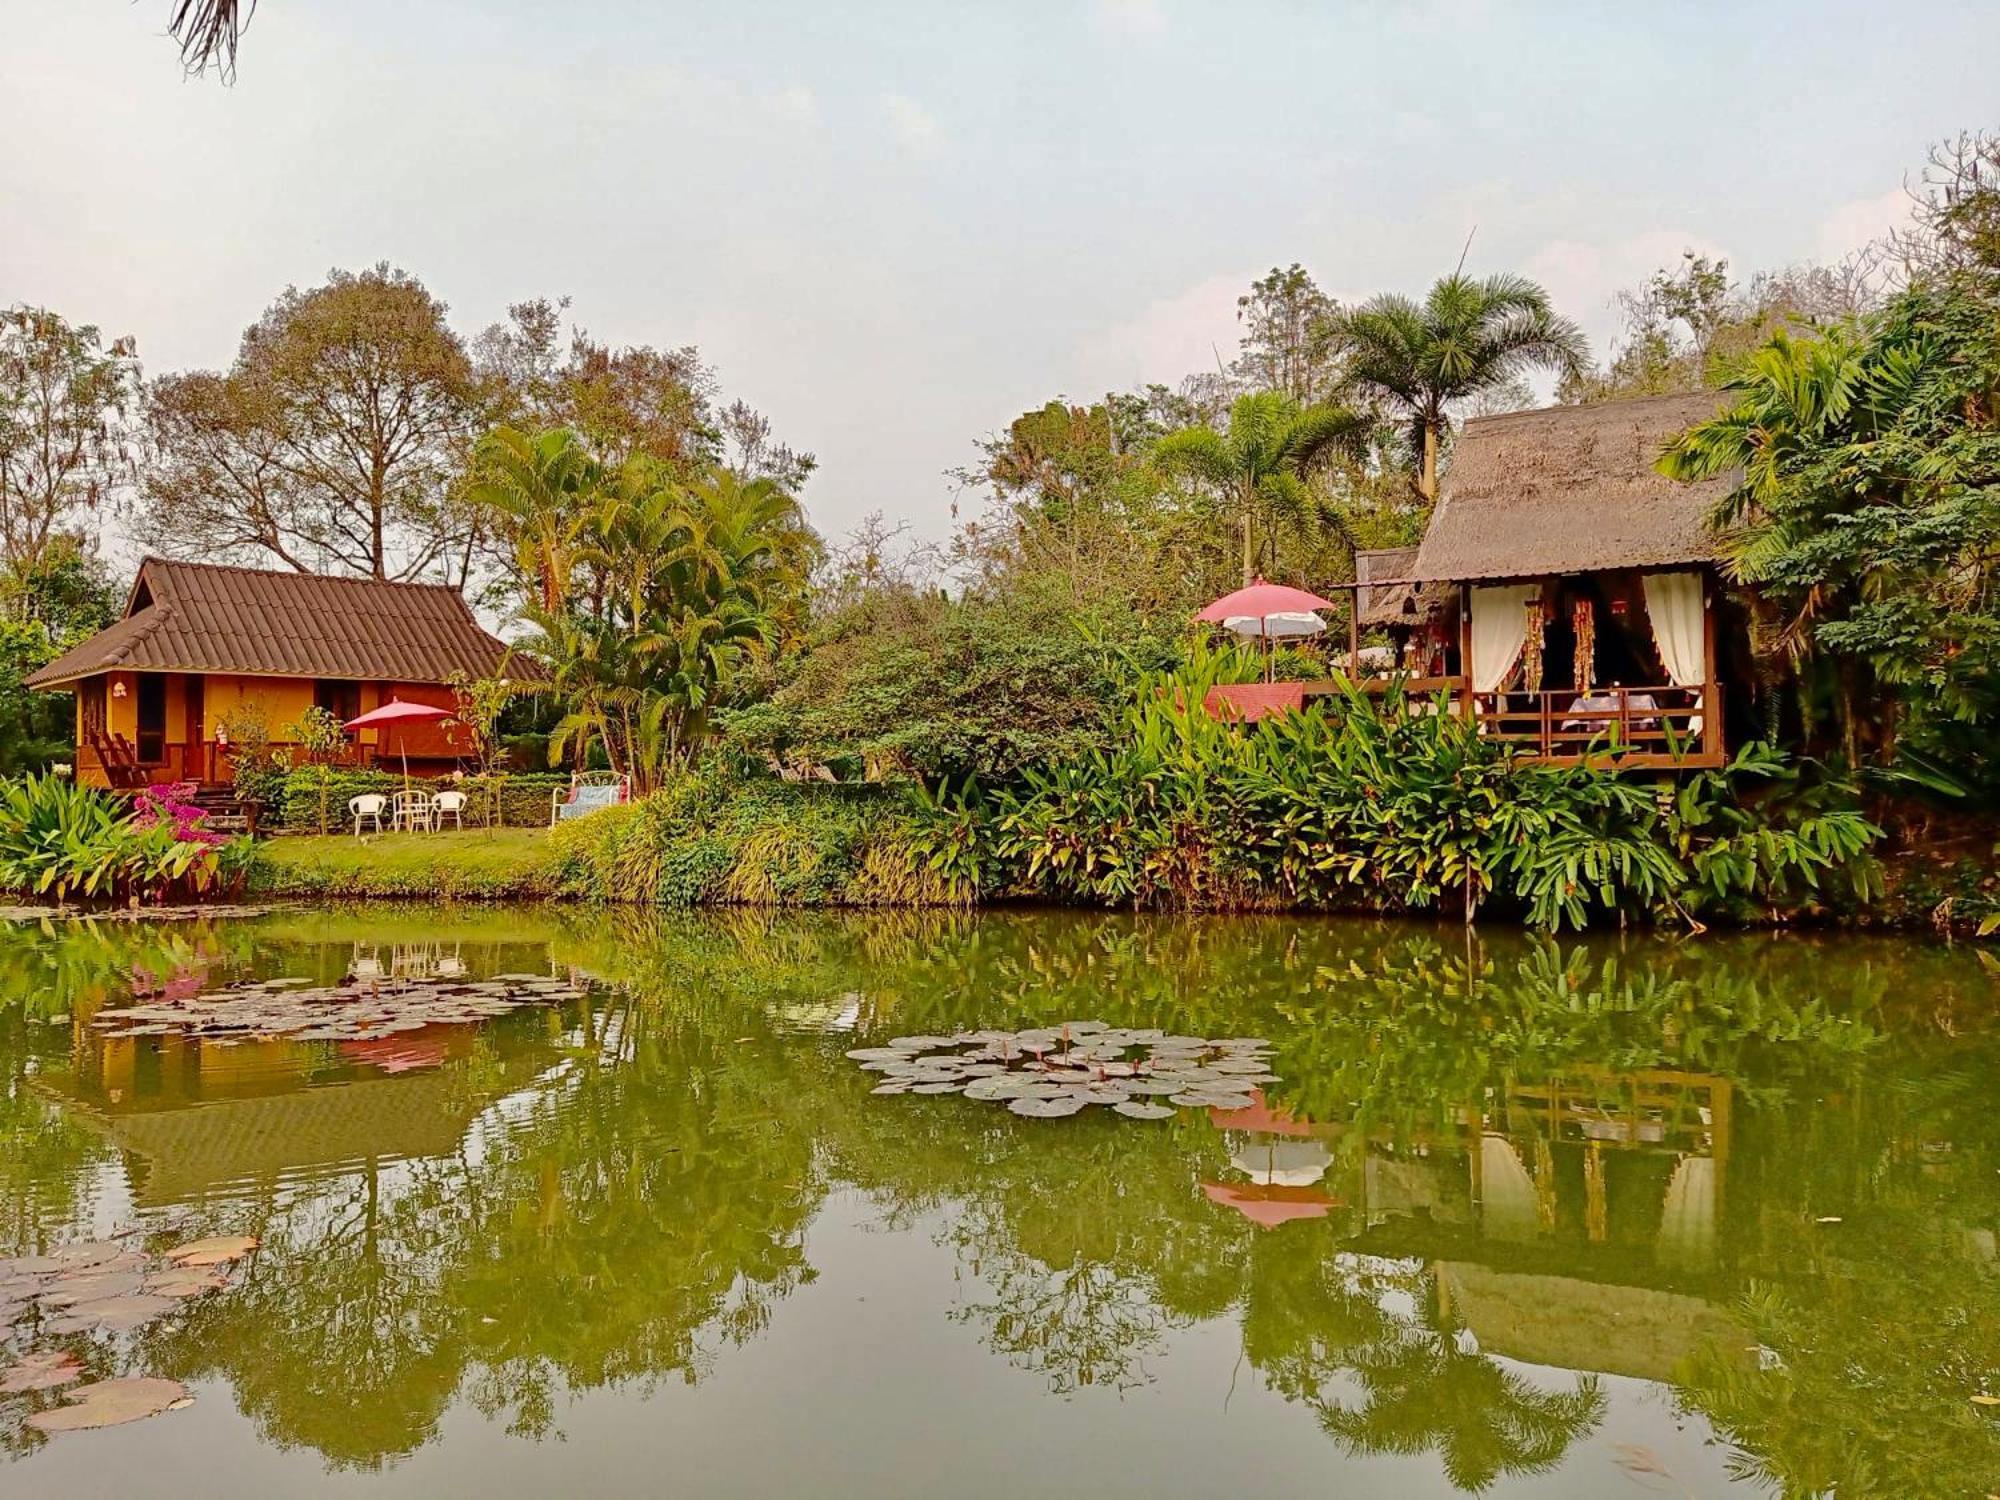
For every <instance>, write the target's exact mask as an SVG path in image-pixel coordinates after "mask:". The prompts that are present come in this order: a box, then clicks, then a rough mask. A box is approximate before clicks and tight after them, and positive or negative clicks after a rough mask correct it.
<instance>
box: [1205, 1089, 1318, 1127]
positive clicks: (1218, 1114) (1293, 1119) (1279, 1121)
mask: <svg viewBox="0 0 2000 1500" xmlns="http://www.w3.org/2000/svg"><path fill="white" fill-rule="evenodd" d="M1250 1101H1251V1102H1250V1104H1249V1105H1248V1106H1247V1107H1246V1108H1243V1109H1211V1110H1210V1111H1209V1112H1208V1122H1209V1123H1210V1124H1211V1125H1213V1126H1214V1127H1215V1128H1216V1129H1217V1130H1250V1131H1255V1132H1256V1133H1257V1134H1259V1135H1311V1134H1313V1132H1314V1131H1315V1130H1317V1129H1318V1127H1317V1126H1315V1125H1314V1124H1313V1122H1312V1121H1311V1120H1301V1119H1299V1118H1298V1117H1297V1116H1296V1115H1294V1114H1293V1113H1292V1112H1291V1111H1290V1110H1288V1109H1273V1108H1271V1106H1270V1103H1269V1101H1267V1100H1266V1099H1265V1098H1264V1091H1263V1090H1262V1089H1257V1090H1255V1091H1253V1092H1252V1093H1251V1095H1250Z"/></svg>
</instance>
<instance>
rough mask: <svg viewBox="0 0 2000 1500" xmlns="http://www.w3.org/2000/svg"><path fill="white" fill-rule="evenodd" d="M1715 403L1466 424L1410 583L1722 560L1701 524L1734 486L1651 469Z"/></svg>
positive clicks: (1580, 410)
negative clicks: (1670, 442) (1669, 444)
mask: <svg viewBox="0 0 2000 1500" xmlns="http://www.w3.org/2000/svg"><path fill="white" fill-rule="evenodd" d="M1722 401H1723V397H1722V395H1721V393H1719V392H1716V391H1694V392H1689V393H1686V394H1682V395H1675V396H1648V397H1644V398H1641V399H1638V400H1632V401H1605V402H1600V403H1598V404H1596V405H1594V406H1552V407H1548V408H1546V409H1545V410H1542V411H1523V412H1509V413H1507V414H1505V415H1503V416H1497V417H1478V418H1475V419H1474V420H1472V421H1470V422H1467V423H1466V424H1465V432H1464V434H1463V436H1461V437H1460V438H1459V441H1458V446H1457V449H1456V450H1455V452H1454V453H1453V455H1452V461H1451V472H1450V473H1449V474H1448V475H1447V476H1446V477H1445V481H1444V491H1443V494H1442V496H1441V498H1440V499H1439V501H1438V507H1437V511H1436V513H1435V514H1433V515H1432V517H1431V524H1430V529H1429V530H1428V531H1427V532H1426V533H1425V534H1424V544H1423V546H1422V547H1421V548H1420V549H1419V551H1418V555H1417V559H1416V563H1415V566H1414V570H1413V572H1412V573H1411V575H1410V576H1412V577H1415V578H1423V579H1444V580H1451V581H1454V582H1465V581H1477V580H1479V579H1487V578H1530V577H1535V576H1538V575H1541V574H1550V573H1587V572H1591V571H1593V570H1596V569H1604V568H1645V567H1666V566H1671V565H1673V564H1676V563H1691V562H1710V561H1713V560H1714V559H1715V558H1716V557H1717V556H1719V555H1720V553H1719V548H1718V545H1717V538H1716V537H1715V536H1714V534H1713V533H1711V532H1710V531H1709V530H1708V527H1707V525H1706V524H1705V518H1706V516H1707V514H1708V511H1709V509H1710V507H1712V506H1713V505H1714V504H1715V502H1716V501H1717V500H1719V499H1720V498H1721V497H1722V496H1723V495H1724V494H1725V493H1727V492H1728V490H1729V489H1730V487H1731V479H1730V478H1729V477H1727V476H1725V477H1723V478H1720V479H1713V480H1707V481H1704V482H1703V483H1700V484H1681V483H1678V482H1676V481H1675V480H1671V479H1668V478H1667V477H1666V476H1664V475H1663V474H1661V473H1660V472H1659V471H1658V470H1657V469H1655V468H1654V467H1653V465H1654V462H1655V461H1656V460H1657V459H1658V458H1659V455H1660V450H1661V448H1662V447H1663V446H1664V445H1665V444H1666V442H1667V441H1668V439H1670V438H1672V437H1673V436H1674V435H1675V434H1677V433H1679V432H1681V431H1683V430H1685V429H1686V428H1688V427H1691V426H1693V425H1694V424H1695V423H1696V422H1700V421H1704V420H1706V419H1707V418H1709V417H1711V416H1713V415H1715V412H1716V410H1717V409H1718V407H1719V406H1720V405H1721V403H1722Z"/></svg>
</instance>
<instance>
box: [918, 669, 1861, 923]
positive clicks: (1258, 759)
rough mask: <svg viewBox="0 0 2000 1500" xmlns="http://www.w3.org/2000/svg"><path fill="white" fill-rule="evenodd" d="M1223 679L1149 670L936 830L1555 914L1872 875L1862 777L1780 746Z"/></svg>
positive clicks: (1791, 898) (1061, 894)
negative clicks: (1725, 745) (1103, 728)
mask: <svg viewBox="0 0 2000 1500" xmlns="http://www.w3.org/2000/svg"><path fill="white" fill-rule="evenodd" d="M1205 687H1206V684H1205V683H1204V682H1202V681H1199V680H1193V679H1190V678H1189V677H1187V676H1185V675H1183V676H1182V677H1180V678H1177V679H1167V680H1162V681H1158V682H1155V683H1153V684H1152V685H1151V686H1150V688H1149V689H1148V690H1147V691H1144V692H1142V693H1141V694H1140V696H1139V697H1138V699H1137V701H1136V702H1135V704H1134V706H1133V707H1132V709H1131V710H1130V712H1129V714H1128V716H1127V722H1126V725H1125V730H1124V733H1123V734H1122V735H1121V736H1120V737H1119V738H1118V739H1117V740H1116V741H1115V742H1114V743H1113V744H1112V745H1111V746H1109V747H1108V748H1104V749H1098V750H1093V751H1091V752H1089V753H1087V754H1085V755H1082V756H1078V757H1075V758H1073V759H1070V760H1066V761H1063V762H1060V763H1058V764H1056V765H1054V766H1051V767H1048V768H1046V769H1038V770H1031V771H1029V772H1028V773H1027V774H1026V776H1025V777H1024V778H1023V779H1022V781H1021V783H1020V784H1019V785H1017V786H1015V787H1012V788H1005V789H1002V790H1000V791H999V792H997V793H996V794H995V795H994V797H993V799H992V813H991V822H990V834H984V835H982V834H980V833H979V832H978V831H977V830H975V829H968V828H966V827H965V826H964V822H965V817H966V813H965V808H964V805H963V803H962V800H961V802H960V803H959V804H950V803H944V802H937V803H933V804H931V805H928V806H926V807H925V808H924V809H922V811H921V816H920V818H919V830H918V832H917V835H916V838H917V843H918V846H919V847H920V848H922V849H923V850H924V851H925V853H926V857H927V858H928V859H931V860H935V861H939V862H940V865H941V867H949V866H951V865H952V863H953V861H954V860H955V861H956V862H957V866H956V867H957V869H958V870H959V873H960V877H961V879H965V878H975V879H976V880H977V881H978V882H979V883H980V884H981V885H982V886H990V885H995V884H997V885H998V886H1000V887H1001V888H1004V889H1007V890H1011V891H1013V892H1014V893H1017V894H1023V895H1035V896H1041V897H1047V898H1054V899H1058V900H1065V901H1080V902H1087V903H1091V904H1098V905H1129V906H1138V907H1183V908H1194V907H1226V906H1259V905H1285V906H1303V907H1307V908H1338V907H1356V906H1360V907H1368V908H1374V909H1382V908H1387V909H1391V910H1395V909H1403V910H1410V911H1464V912H1466V913H1467V914H1470V913H1471V912H1472V911H1474V910H1476V909H1477V908H1479V907H1480V906H1482V905H1484V904H1486V903H1488V902H1497V903H1498V904H1499V905H1500V906H1501V907H1502V909H1503V910H1507V911H1511V912H1514V913H1516V914H1519V915H1521V916H1523V917H1525V918H1526V919H1527V920H1528V921H1529V922H1531V923H1532V924H1534V925H1536V926H1539V927H1544V928H1558V927H1562V926H1565V925H1569V926H1576V927H1582V926H1585V925H1587V924H1588V923H1589V922H1590V921H1591V920H1593V919H1594V918H1597V917H1617V918H1620V919H1622V918H1625V917H1639V918H1662V917H1677V918H1681V919H1684V920H1688V921H1690V922H1693V921H1695V920H1696V919H1697V916H1698V914H1701V913H1714V914H1721V915H1731V916H1734V915H1741V914H1744V913H1745V912H1746V911H1751V910H1755V909H1758V908H1759V907H1768V906H1770V905H1776V904H1780V903H1791V902H1795V901H1798V900H1806V901H1816V900H1819V899H1820V893H1819V886H1820V881H1821V879H1822V877H1823V876H1827V875H1830V874H1834V873H1840V874H1843V875H1844V876H1845V877H1846V878H1847V879H1848V880H1849V881H1850V882H1851V883H1852V884H1853V886H1854V888H1855V889H1856V890H1857V891H1858V892H1860V893H1863V894H1866V892H1867V891H1868V890H1869V889H1871V888H1872V887H1873V886H1874V884H1875V882H1876V881H1877V876H1876V873H1875V867H1874V863H1873V861H1872V859H1871V858H1870V857H1869V851H1870V849H1871V847H1872V845H1873V844H1874V842H1875V841H1876V839H1877V838H1878V837H1879V836H1880V830H1879V829H1877V828H1875V827H1874V826H1873V825H1872V824H1871V823H1869V822H1868V820H1867V819H1866V818H1865V817H1863V816H1862V814H1861V812H1860V811H1859V809H1858V807H1857V806H1856V805H1855V802H1854V795H1853V791H1852V788H1851V787H1848V786H1846V785H1844V784H1842V783H1839V782H1836V781H1830V780H1825V779H1821V780H1817V781H1815V780H1813V779H1812V778H1811V777H1809V776H1808V775H1807V773H1806V768H1804V767H1801V766H1798V765H1795V764H1792V763H1790V762H1787V761H1785V760H1784V759H1783V758H1781V757H1780V756H1778V755H1777V754H1776V753H1775V752H1773V751H1771V750H1770V749H1769V748H1768V747H1765V746H1761V745H1752V746H1748V747H1746V748H1745V749H1744V750H1743V751H1742V752H1741V753H1740V754H1739V755H1738V756H1737V758H1736V760H1735V762H1734V763H1733V764H1732V765H1731V766H1730V767H1728V768H1727V769H1726V770H1724V771H1719V772H1708V773H1702V774H1698V775H1694V776H1690V777H1687V778H1685V779H1683V780H1681V781H1680V782H1679V783H1678V785H1677V786H1676V784H1675V783H1674V782H1672V781H1671V780H1666V781H1657V782H1649V781H1647V780H1644V779H1641V778H1638V777H1636V776H1631V775H1621V774H1617V773H1614V772H1611V771H1607V770H1598V769H1590V768H1586V767H1582V766H1576V767H1567V768H1563V767H1549V766H1538V765H1531V764H1528V763H1526V762H1524V761H1520V760H1517V759H1513V758H1511V757H1510V756H1509V753H1508V751H1507V750H1506V749H1505V747H1504V746H1503V745H1501V744H1500V743H1498V742H1496V741H1495V740H1493V739H1491V738H1489V737H1485V736H1481V735H1480V734H1479V733H1478V732H1477V731H1476V729H1475V728H1474V727H1473V726H1471V725H1469V724H1467V723H1466V722H1465V721H1464V720H1462V719H1460V718H1459V717H1457V716H1456V715H1453V714H1450V713H1448V712H1444V711H1442V709H1443V705H1439V706H1438V710H1436V711H1429V712H1426V711H1423V710H1424V709H1425V707H1426V706H1425V705H1421V704H1417V705H1411V704H1405V703H1403V702H1402V701H1400V700H1399V699H1397V698H1395V697H1393V696H1392V697H1391V698H1390V699H1389V700H1388V701H1386V702H1378V701H1377V700H1374V699H1371V698H1369V697H1367V696H1366V695H1363V694H1361V693H1359V692H1349V693H1348V694H1347V695H1346V697H1345V698H1344V699H1342V700H1337V701H1335V702H1334V703H1332V704H1331V705H1330V706H1329V707H1328V708H1327V709H1326V710H1325V711H1324V712H1312V713H1303V714H1288V715H1281V716H1277V717H1274V718H1271V719H1266V720H1263V721H1262V722H1260V723H1258V724H1256V725H1252V726H1247V727H1232V726H1229V725H1224V724H1220V723H1217V722H1216V721H1215V720H1213V719H1211V718H1210V717H1209V716H1208V714H1207V713H1206V712H1204V711H1203V710H1202V708H1201V706H1200V705H1201V699H1202V695H1203V692H1204V690H1205ZM983 839H990V847H989V845H987V844H986V843H984V842H983V841H982V840H983ZM989 865H991V866H997V873H988V871H987V868H986V867H987V866H989ZM972 872H978V873H977V874H976V875H974V874H973V873H972Z"/></svg>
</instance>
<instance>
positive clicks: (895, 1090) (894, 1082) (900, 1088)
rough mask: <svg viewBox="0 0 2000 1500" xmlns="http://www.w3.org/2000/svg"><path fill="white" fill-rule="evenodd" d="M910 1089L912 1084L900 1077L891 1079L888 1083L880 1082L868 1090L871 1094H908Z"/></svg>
mask: <svg viewBox="0 0 2000 1500" xmlns="http://www.w3.org/2000/svg"><path fill="white" fill-rule="evenodd" d="M909 1091H910V1085H909V1084H908V1083H907V1082H905V1081H904V1080H902V1079H899V1078H898V1079H891V1080H890V1081H889V1082H887V1083H883V1084H878V1085H876V1086H875V1087H874V1088H872V1089H870V1090H869V1091H868V1092H869V1093H871V1094H907V1093H909Z"/></svg>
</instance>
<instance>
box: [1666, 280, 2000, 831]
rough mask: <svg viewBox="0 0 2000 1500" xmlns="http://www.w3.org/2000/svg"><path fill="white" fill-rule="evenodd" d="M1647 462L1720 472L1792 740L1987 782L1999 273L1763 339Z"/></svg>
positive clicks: (1724, 511) (1993, 786)
mask: <svg viewBox="0 0 2000 1500" xmlns="http://www.w3.org/2000/svg"><path fill="white" fill-rule="evenodd" d="M1731 384H1732V389H1733V390H1734V391H1735V393H1736V394H1735V396H1734V398H1733V400H1732V402H1731V403H1730V405H1729V406H1728V408H1727V409H1726V410H1725V411H1724V412H1723V413H1722V414H1721V415H1719V416H1718V417H1716V418H1715V420H1713V421H1711V422H1707V423H1704V424H1702V425H1701V426H1698V427H1696V428H1694V429H1693V430H1692V431H1690V432H1688V433H1686V434H1685V435H1683V436H1682V437H1681V438H1680V439H1679V440H1678V441H1677V442H1676V443H1674V444H1673V445H1672V447H1671V448H1670V449H1669V450H1668V453H1667V455H1666V457H1665V459H1664V460H1663V462H1662V467H1663V468H1665V469H1666V471H1667V472H1668V473H1670V474H1673V475H1675V476H1677V477H1681V478H1686V479H1702V478H1709V477H1712V476H1715V475H1721V474H1729V473H1735V472H1739V471H1740V473H1741V475H1742V478H1741V481H1740V483H1739V484H1738V485H1737V486H1736V488H1734V489H1733V490H1732V491H1731V492H1730V494H1729V495H1728V497H1727V498H1726V499H1725V500H1724V502H1723V503H1722V506H1721V508H1720V509H1719V511H1718V513H1717V515H1716V517H1715V519H1716V522H1717V524H1718V525H1720V526H1723V527H1725V528H1727V530H1728V532H1729V536H1730V566H1731V569H1732V571H1733V572H1734V574H1735V576H1736V577H1737V578H1738V579H1739V580H1740V581H1741V582H1742V583H1743V584H1745V585H1746V586H1747V587H1748V588H1749V589H1750V590H1751V591H1752V593H1753V596H1754V597H1755V598H1756V599H1757V600H1758V601H1759V605H1760V608H1761V609H1762V611H1763V612H1764V617H1765V620H1766V622H1767V627H1768V629H1767V638H1768V641H1769V648H1770V650H1771V652H1772V654H1773V655H1774V656H1778V657H1780V658H1782V660H1783V662H1784V663H1786V664H1788V665H1790V666H1791V667H1793V668H1795V669H1796V674H1797V676H1796V680H1797V682H1798V685H1799V689H1800V694H1799V705H1800V708H1801V710H1802V715H1803V719H1804V723H1805V727H1806V732H1807V734H1808V735H1809V736H1812V737H1815V738H1818V739H1820V740H1821V741H1823V742H1830V743H1832V744H1835V745H1837V746H1838V747H1839V748H1840V749H1841V750H1842V752H1843V753H1844V754H1845V755H1846V756H1847V758H1848V759H1849V760H1850V761H1851V762H1853V763H1855V764H1860V763H1862V762H1863V761H1870V762H1875V763H1877V764H1880V765H1884V766H1893V765H1898V764H1901V765H1904V766H1905V767H1906V768H1908V769H1915V770H1917V771H1919V772H1922V771H1924V770H1926V769H1941V770H1943V771H1944V772H1945V773H1946V775H1947V776H1948V777H1951V778H1963V779H1964V780H1965V781H1968V782H1971V783H1973V784H1975V785H1976V786H1977V787H1978V788H1979V789H1980V791H1981V792H1982V794H1983V795H1985V796H1987V797H1991V796H1992V795H1994V793H1995V792H1996V791H2000V762H1996V761H1995V760H1994V758H1993V756H1992V754H1991V751H1990V745H1991V742H1992V735H1993V730H1994V728H1995V726H1996V724H2000V686H1997V685H2000V671H1996V668H2000V604H1996V601H1995V597H1994V560H1993V555H1992V554H1993V548H1992V541H1993V538H1994V536H1995V535H1996V533H2000V416H1996V412H2000V268H1996V271H1995V273H1994V274H1991V275H1987V276H1984V277H1978V276H1970V275H1968V276H1966V277H1962V278H1960V279H1957V280H1954V281H1951V282H1947V283H1938V284H1927V285H1921V286H1917V287H1914V288H1912V289H1910V290H1909V291H1907V292H1905V293H1904V294H1902V295H1901V296H1899V297H1897V298H1896V299H1895V300H1894V301H1893V302H1892V303H1891V304H1890V305H1889V306H1888V307H1887V308H1886V309H1885V310H1884V311H1883V312H1882V313H1881V314H1879V315H1877V316H1875V317H1873V318H1871V319H1869V320H1867V321H1866V322H1864V323H1860V324H1854V325H1848V326H1840V327H1834V328H1830V329H1828V330H1827V331H1825V332H1824V333H1822V334H1819V335H1817V336H1810V337H1793V336H1791V335H1788V334H1780V335H1778V336H1777V337H1775V338H1773V339H1772V340H1771V341H1770V342H1769V343H1767V344H1766V345H1764V346H1763V347H1762V348H1760V349H1758V350H1757V351H1755V352H1754V353H1753V354H1752V355H1751V356H1750V357H1749V358H1748V360H1747V361H1746V362H1744V363H1743V364H1742V365H1741V367H1740V368H1739V369H1738V370H1737V372H1736V374H1735V375H1734V377H1733V379H1732V383H1731Z"/></svg>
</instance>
